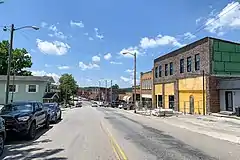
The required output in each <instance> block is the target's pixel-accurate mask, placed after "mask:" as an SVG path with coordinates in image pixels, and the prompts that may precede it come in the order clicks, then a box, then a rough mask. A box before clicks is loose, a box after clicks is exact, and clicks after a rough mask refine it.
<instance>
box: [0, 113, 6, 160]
mask: <svg viewBox="0 0 240 160" xmlns="http://www.w3.org/2000/svg"><path fill="white" fill-rule="evenodd" d="M5 139H6V130H5V121H4V119H3V118H1V117H0V156H1V155H2V154H3V151H4V142H5Z"/></svg>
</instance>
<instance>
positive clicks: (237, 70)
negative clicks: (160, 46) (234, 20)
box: [153, 37, 240, 114]
mask: <svg viewBox="0 0 240 160" xmlns="http://www.w3.org/2000/svg"><path fill="white" fill-rule="evenodd" d="M153 72H154V73H153V75H154V77H153V78H154V79H153V83H154V87H153V92H154V97H153V104H154V106H155V107H163V108H172V109H174V110H177V111H181V112H186V113H192V114H206V113H210V112H212V113H214V112H219V111H230V112H235V106H236V105H239V104H240V100H239V99H240V85H239V84H240V80H239V78H240V44H239V43H234V42H230V41H226V40H221V39H216V38H211V37H205V38H203V39H200V40H198V41H196V42H193V43H191V44H189V45H186V46H184V47H182V48H180V49H177V50H175V51H172V52H170V53H168V54H166V55H163V56H161V57H159V58H157V59H155V60H154V70H153Z"/></svg>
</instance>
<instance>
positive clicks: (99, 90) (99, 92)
mask: <svg viewBox="0 0 240 160" xmlns="http://www.w3.org/2000/svg"><path fill="white" fill-rule="evenodd" d="M98 85H99V89H98V95H99V99H98V100H99V102H100V101H101V82H100V81H98Z"/></svg>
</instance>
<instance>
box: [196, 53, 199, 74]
mask: <svg viewBox="0 0 240 160" xmlns="http://www.w3.org/2000/svg"><path fill="white" fill-rule="evenodd" d="M198 70H200V55H199V54H195V71H198Z"/></svg>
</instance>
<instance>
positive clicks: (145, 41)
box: [140, 35, 183, 49]
mask: <svg viewBox="0 0 240 160" xmlns="http://www.w3.org/2000/svg"><path fill="white" fill-rule="evenodd" d="M165 45H173V46H176V47H182V46H183V44H181V43H180V42H178V40H177V39H176V38H175V37H172V36H168V35H165V36H162V35H158V36H157V37H155V38H148V37H144V38H142V39H141V41H140V47H141V48H143V49H147V48H156V47H159V46H165Z"/></svg>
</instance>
